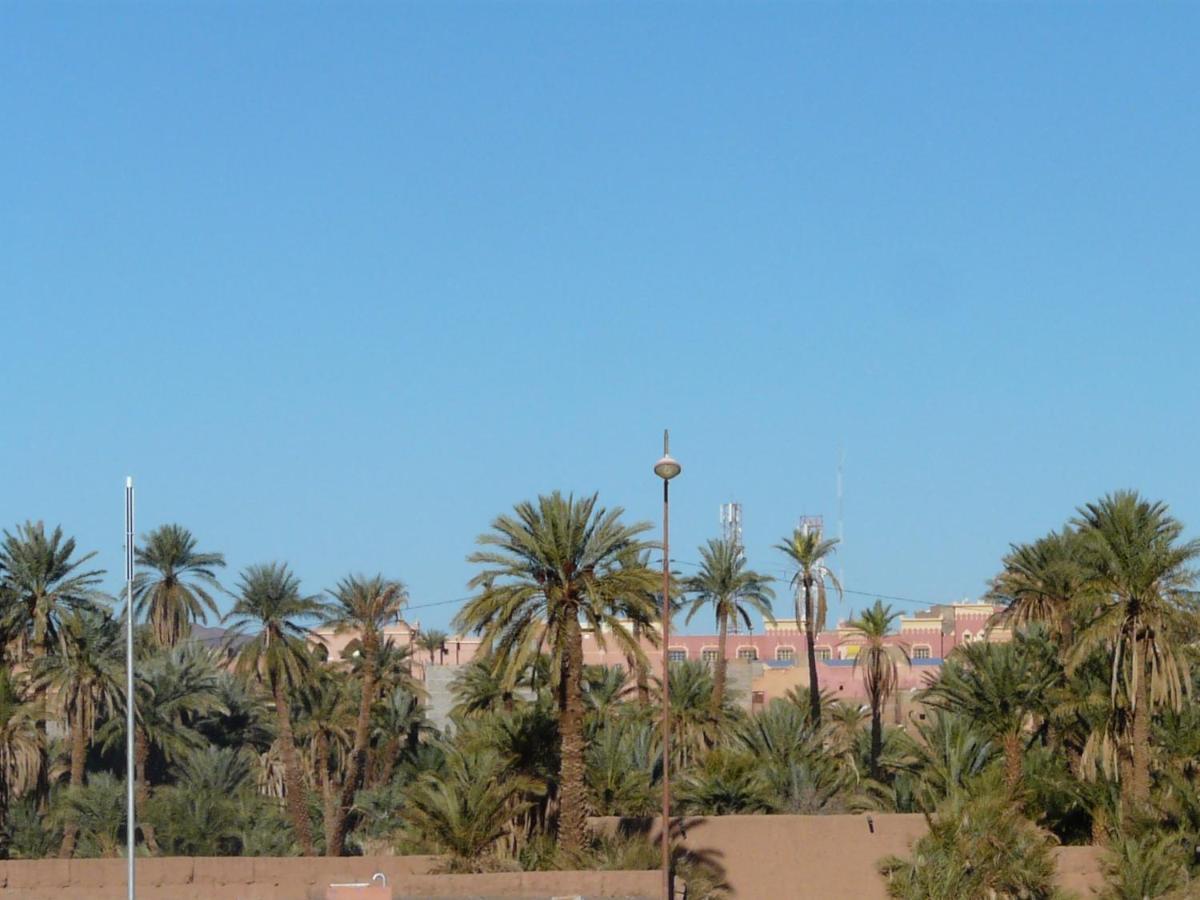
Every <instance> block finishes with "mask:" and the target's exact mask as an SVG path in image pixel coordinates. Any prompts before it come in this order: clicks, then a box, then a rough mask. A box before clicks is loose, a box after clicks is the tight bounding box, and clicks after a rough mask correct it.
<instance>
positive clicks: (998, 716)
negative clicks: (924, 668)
mask: <svg viewBox="0 0 1200 900" xmlns="http://www.w3.org/2000/svg"><path fill="white" fill-rule="evenodd" d="M1058 680H1059V670H1058V668H1057V664H1056V663H1055V662H1054V658H1053V656H1052V653H1051V652H1048V645H1047V644H1046V641H1045V637H1044V635H1043V636H1041V637H1040V638H1039V636H1037V635H1033V636H1026V635H1024V634H1020V633H1018V634H1017V635H1016V636H1015V638H1014V639H1013V640H1012V641H1011V642H1008V643H1003V644H989V643H985V642H983V641H979V642H977V643H973V644H962V645H960V646H958V647H956V648H955V650H954V653H953V654H952V655H951V657H950V659H948V660H947V661H946V664H945V665H944V666H942V670H941V672H939V673H938V674H937V675H936V676H934V675H926V688H925V690H924V691H923V692H922V700H923V702H924V703H925V704H926V705H927V706H931V707H933V708H935V709H941V710H945V711H947V712H950V713H954V714H957V715H960V716H963V717H964V718H965V719H966V720H967V721H968V722H970V723H971V725H972V727H974V728H975V729H977V730H978V731H979V732H981V733H982V734H984V735H987V737H988V738H990V739H991V740H993V741H995V742H996V743H997V744H998V745H1000V747H1001V748H1002V749H1003V751H1004V771H1005V781H1006V783H1007V785H1008V788H1009V790H1014V791H1015V790H1016V788H1017V787H1018V786H1019V785H1020V783H1021V772H1022V768H1023V764H1022V759H1023V756H1024V748H1023V743H1022V736H1023V735H1024V734H1025V733H1026V730H1027V729H1028V727H1029V726H1030V724H1031V723H1032V722H1033V721H1034V720H1035V719H1036V718H1038V717H1045V716H1046V715H1047V714H1048V713H1049V709H1048V707H1047V694H1048V692H1049V690H1050V688H1051V687H1052V686H1053V685H1054V684H1056V683H1057V682H1058Z"/></svg>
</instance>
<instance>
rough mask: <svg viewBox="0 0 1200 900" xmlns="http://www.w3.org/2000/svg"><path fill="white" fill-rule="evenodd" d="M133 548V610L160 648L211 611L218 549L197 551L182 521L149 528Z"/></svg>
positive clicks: (213, 610) (221, 558) (221, 561)
mask: <svg viewBox="0 0 1200 900" xmlns="http://www.w3.org/2000/svg"><path fill="white" fill-rule="evenodd" d="M143 540H144V543H143V545H142V546H140V547H138V548H137V550H136V558H137V563H138V565H139V566H140V567H141V568H140V569H139V570H138V572H137V574H136V575H135V576H134V579H133V602H134V609H135V610H136V612H137V614H138V615H139V616H145V618H146V621H147V622H148V623H149V625H150V633H151V634H152V635H153V636H154V639H155V641H157V642H158V643H159V644H161V645H162V646H164V647H174V646H175V645H176V644H177V643H179V641H180V640H182V639H183V638H185V637H187V636H188V635H189V634H191V630H192V625H193V624H196V623H200V622H207V621H208V613H212V614H213V615H214V616H215V615H216V614H217V603H216V600H214V599H213V593H215V592H217V591H219V590H220V589H221V585H220V584H219V583H218V582H217V576H216V574H215V571H216V570H217V569H219V568H224V566H225V557H224V556H222V555H221V554H220V553H201V552H199V551H198V550H197V549H196V539H195V538H194V537H193V536H192V533H191V532H190V531H188V530H187V529H186V528H184V527H183V526H182V525H163V526H161V527H159V528H156V529H154V531H151V532H150V533H149V534H148V535H146V537H145V538H144V539H143Z"/></svg>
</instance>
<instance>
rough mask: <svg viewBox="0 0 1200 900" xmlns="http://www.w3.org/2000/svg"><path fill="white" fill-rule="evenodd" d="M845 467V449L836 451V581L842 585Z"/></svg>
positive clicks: (843, 584)
mask: <svg viewBox="0 0 1200 900" xmlns="http://www.w3.org/2000/svg"><path fill="white" fill-rule="evenodd" d="M845 467H846V451H845V450H839V451H838V468H837V504H838V554H837V559H838V581H840V582H841V583H842V587H845V586H846V547H845V544H846V527H845V526H846V516H845V512H846V510H845V505H844V503H843V499H844V492H843V490H842V470H843V469H845Z"/></svg>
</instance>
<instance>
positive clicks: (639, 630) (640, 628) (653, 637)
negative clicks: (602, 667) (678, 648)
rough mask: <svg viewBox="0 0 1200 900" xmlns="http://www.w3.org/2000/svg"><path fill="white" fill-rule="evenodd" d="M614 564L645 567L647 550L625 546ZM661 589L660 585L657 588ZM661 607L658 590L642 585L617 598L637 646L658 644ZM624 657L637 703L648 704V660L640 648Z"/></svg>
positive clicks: (660, 633) (648, 557)
mask: <svg viewBox="0 0 1200 900" xmlns="http://www.w3.org/2000/svg"><path fill="white" fill-rule="evenodd" d="M617 565H620V566H627V567H629V568H631V569H649V568H650V553H649V551H644V550H643V551H638V550H632V549H631V550H627V551H625V552H623V553H622V554H620V556H619V558H618V560H617ZM659 590H661V587H660V588H659ZM661 607H662V594H661V593H659V592H657V591H654V590H649V589H642V590H639V591H637V592H635V594H634V595H633V596H631V597H629V598H628V602H625V601H624V600H622V601H621V602H620V615H621V617H622V618H624V619H626V620H628V621H629V631H630V633H631V634H632V635H633V639H634V642H635V643H636V644H637V646H638V647H639V648H640V647H641V646H642V643H643V641H644V642H646V643H648V644H649V645H650V646H651V647H659V646H661V645H662V631H661V629H659V628H656V627H655V626H656V625H657V624H658V622H659V619H660V618H661V616H660V614H659V612H658V610H659V609H661ZM625 661H626V663H628V665H629V668H630V670H631V671H632V672H633V681H634V685H635V687H636V689H637V699H638V704H639V705H640V706H642V707H643V708H646V707H648V706H649V705H650V664H649V660H647V659H646V654H645V653H642V652H637V653H627V654H626V655H625Z"/></svg>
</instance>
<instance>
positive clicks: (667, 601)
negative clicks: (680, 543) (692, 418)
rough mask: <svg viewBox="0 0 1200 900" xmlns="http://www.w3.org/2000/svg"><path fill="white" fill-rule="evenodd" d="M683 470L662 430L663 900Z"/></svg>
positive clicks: (666, 899)
mask: <svg viewBox="0 0 1200 900" xmlns="http://www.w3.org/2000/svg"><path fill="white" fill-rule="evenodd" d="M682 471H683V466H681V465H680V464H679V463H678V462H676V461H675V460H673V459H672V458H671V436H670V433H669V432H668V431H666V430H665V429H664V430H663V455H662V459H660V460H659V461H658V462H656V463H655V464H654V474H655V475H657V476H658V477H659V478H661V479H662V483H663V588H662V734H663V795H662V874H663V900H671V685H670V667H671V655H670V650H669V648H668V645H669V643H670V635H671V538H670V535H671V489H670V484H671V479H672V478H674V477H675V476H676V475H678V474H679V473H680V472H682Z"/></svg>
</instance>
